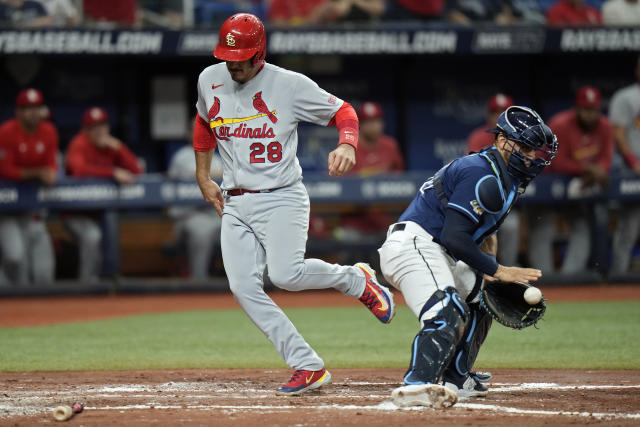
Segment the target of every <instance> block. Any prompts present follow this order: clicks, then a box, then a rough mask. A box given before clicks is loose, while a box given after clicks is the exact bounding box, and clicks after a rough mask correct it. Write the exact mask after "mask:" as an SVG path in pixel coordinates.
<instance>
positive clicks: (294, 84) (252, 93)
mask: <svg viewBox="0 0 640 427" xmlns="http://www.w3.org/2000/svg"><path fill="white" fill-rule="evenodd" d="M342 103H343V101H342V100H341V99H338V98H336V97H335V96H333V95H331V94H329V93H328V92H326V91H325V90H323V89H321V88H320V87H319V86H318V85H317V84H316V83H315V82H314V81H313V80H311V79H309V78H308V77H306V76H304V75H302V74H299V73H296V72H293V71H289V70H285V69H283V68H280V67H277V66H275V65H272V64H268V63H265V65H264V67H263V69H262V70H261V71H260V72H259V73H258V74H257V75H256V76H255V77H253V78H252V79H251V80H249V81H248V82H247V83H244V84H239V83H237V82H235V81H233V80H232V79H231V76H230V74H229V71H228V70H227V68H226V65H225V64H224V63H220V64H215V65H212V66H210V67H207V68H205V69H204V71H202V73H201V74H200V77H199V79H198V102H197V103H196V108H197V110H198V114H199V115H200V117H202V118H203V119H204V120H205V121H206V122H208V123H209V126H210V127H211V129H212V131H213V133H214V135H215V137H216V140H217V142H218V149H219V151H220V155H221V157H222V163H223V170H224V172H223V177H222V178H223V179H222V185H221V188H222V189H224V190H229V189H232V188H245V189H248V190H266V189H272V188H280V187H285V186H288V185H291V184H293V183H295V182H297V181H300V180H301V179H302V169H301V168H300V164H299V163H298V159H297V157H296V151H297V148H298V132H297V127H298V122H300V121H305V122H311V123H315V124H318V125H322V126H326V125H327V124H328V123H329V121H330V120H331V118H332V117H333V116H334V115H335V113H336V112H337V111H338V109H339V108H340V107H341V106H342Z"/></svg>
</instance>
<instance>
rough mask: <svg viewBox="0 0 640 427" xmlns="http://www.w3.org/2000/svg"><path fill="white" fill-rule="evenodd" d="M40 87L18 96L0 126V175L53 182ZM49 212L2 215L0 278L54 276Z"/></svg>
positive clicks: (52, 145)
mask: <svg viewBox="0 0 640 427" xmlns="http://www.w3.org/2000/svg"><path fill="white" fill-rule="evenodd" d="M43 104H44V97H43V96H42V92H40V91H39V90H38V89H33V88H29V89H24V90H22V91H20V93H19V94H18V96H17V98H16V116H15V118H13V119H10V120H8V121H6V122H5V123H3V124H2V125H1V126H0V179H7V180H12V181H16V182H27V181H31V182H37V183H39V184H43V185H53V184H55V182H56V180H57V171H58V162H57V154H58V131H57V130H56V128H55V126H54V125H53V124H52V123H51V122H49V121H47V120H43V119H42V112H41V107H42V105H43ZM46 215H47V212H46V211H45V210H43V209H33V210H30V211H27V212H18V213H12V214H9V215H2V216H0V259H1V260H2V270H1V271H0V284H2V283H5V284H6V283H9V284H12V285H25V284H28V283H36V284H47V283H51V282H53V279H54V276H55V257H54V252H53V245H52V244H51V237H50V236H49V232H48V230H47V226H46V223H45V218H46Z"/></svg>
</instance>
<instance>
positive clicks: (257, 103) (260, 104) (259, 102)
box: [253, 91, 278, 123]
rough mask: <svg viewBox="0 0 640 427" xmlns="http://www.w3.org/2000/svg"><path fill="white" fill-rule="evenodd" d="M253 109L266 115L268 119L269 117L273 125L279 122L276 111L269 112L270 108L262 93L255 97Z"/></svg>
mask: <svg viewBox="0 0 640 427" xmlns="http://www.w3.org/2000/svg"><path fill="white" fill-rule="evenodd" d="M253 108H255V109H256V110H258V111H259V112H260V113H264V114H266V115H267V117H269V120H271V123H276V122H277V121H278V118H277V117H276V116H275V114H274V113H275V110H274V111H273V112H271V111H269V107H267V104H266V103H265V102H264V100H263V99H262V91H260V92H258V93H256V94H255V95H253Z"/></svg>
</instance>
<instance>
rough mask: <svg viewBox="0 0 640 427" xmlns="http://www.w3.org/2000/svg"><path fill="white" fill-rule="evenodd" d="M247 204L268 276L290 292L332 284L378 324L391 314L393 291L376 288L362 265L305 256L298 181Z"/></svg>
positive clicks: (304, 215)
mask: <svg viewBox="0 0 640 427" xmlns="http://www.w3.org/2000/svg"><path fill="white" fill-rule="evenodd" d="M258 196H259V197H260V203H259V204H255V205H254V206H252V207H251V209H252V211H253V212H252V223H251V224H252V226H253V224H256V226H255V227H254V228H255V230H256V233H257V234H258V238H259V239H260V241H261V242H262V243H263V244H264V246H265V249H266V252H267V264H268V272H269V278H270V279H271V281H272V282H273V284H274V285H275V286H277V287H279V288H282V289H286V290H290V291H302V290H306V289H327V288H335V289H337V290H338V291H340V292H342V293H343V294H345V295H347V296H351V297H355V298H359V299H360V301H361V302H362V303H363V304H364V305H365V306H366V307H367V308H368V309H369V310H370V311H371V312H372V313H373V314H374V315H375V316H376V318H378V320H380V321H381V322H383V323H389V322H391V319H392V318H393V315H394V313H395V304H394V301H393V294H392V293H391V291H389V290H388V289H387V288H385V287H384V286H381V285H380V284H379V283H378V281H377V279H376V275H375V272H374V271H373V269H371V268H370V267H369V266H368V265H366V264H356V265H355V266H344V265H339V264H330V263H327V262H325V261H322V260H320V259H313V258H307V259H305V257H304V255H305V251H306V244H307V231H308V227H309V196H308V195H307V192H306V189H305V187H304V185H302V184H301V183H299V184H295V185H292V186H290V187H287V188H284V189H280V190H278V191H274V192H272V193H267V194H260V195H258Z"/></svg>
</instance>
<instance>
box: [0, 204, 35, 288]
mask: <svg viewBox="0 0 640 427" xmlns="http://www.w3.org/2000/svg"><path fill="white" fill-rule="evenodd" d="M21 228H22V225H21V220H20V219H19V218H18V217H15V216H6V217H2V218H0V258H2V270H3V273H4V275H5V277H6V278H7V279H8V281H9V282H10V283H12V284H14V285H24V284H26V283H27V282H28V277H29V276H28V270H27V262H26V254H27V247H26V244H27V242H26V239H25V236H24V234H23V232H22V229H21Z"/></svg>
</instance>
